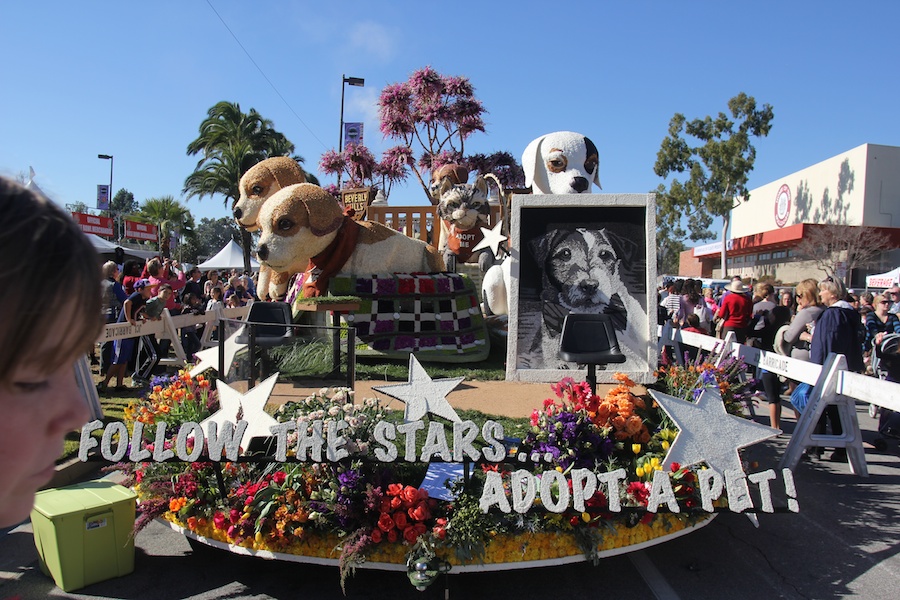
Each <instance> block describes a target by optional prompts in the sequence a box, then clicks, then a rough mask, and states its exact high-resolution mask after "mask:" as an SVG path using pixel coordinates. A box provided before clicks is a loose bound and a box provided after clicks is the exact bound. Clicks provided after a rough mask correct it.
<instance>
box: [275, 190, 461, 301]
mask: <svg viewBox="0 0 900 600" xmlns="http://www.w3.org/2000/svg"><path fill="white" fill-rule="evenodd" d="M257 224H258V226H259V229H260V232H261V233H260V238H259V246H258V249H257V256H258V257H259V260H260V262H261V263H262V264H265V265H267V266H268V267H269V268H271V269H272V271H273V272H274V273H280V274H291V275H293V274H300V275H299V276H298V278H297V280H296V282H295V285H294V287H293V288H292V289H291V290H290V293H289V295H288V301H289V302H291V301H292V300H293V299H294V298H295V297H297V296H298V295H299V296H300V297H305V298H309V297H315V296H322V295H325V294H326V293H327V290H328V280H329V279H330V278H331V277H332V276H334V275H338V274H356V275H370V274H391V273H438V272H441V271H443V270H444V263H443V260H442V259H441V256H440V254H438V252H437V250H435V249H434V248H433V247H431V246H429V245H428V244H426V243H425V242H423V241H421V240H416V239H413V238H409V237H407V236H405V235H403V234H402V233H399V232H397V231H394V230H393V229H390V228H389V227H386V226H384V225H382V224H380V223H375V222H372V221H355V220H354V219H353V218H352V217H350V216H348V215H345V214H344V212H343V210H342V209H341V205H340V204H339V203H338V201H337V200H336V199H335V198H334V196H332V195H331V194H329V193H328V192H327V191H325V190H323V189H322V188H321V187H319V186H317V185H313V184H311V183H300V184H295V185H291V186H288V187H286V188H284V189H281V190H278V191H277V192H275V194H273V195H272V196H271V197H269V198H268V200H266V202H265V203H264V204H263V206H262V208H261V209H260V211H259V216H258V218H257Z"/></svg>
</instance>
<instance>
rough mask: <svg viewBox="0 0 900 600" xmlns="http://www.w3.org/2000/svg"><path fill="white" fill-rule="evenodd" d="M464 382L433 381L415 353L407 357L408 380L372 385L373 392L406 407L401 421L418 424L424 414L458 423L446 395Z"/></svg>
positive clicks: (463, 378) (454, 380)
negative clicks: (394, 383)
mask: <svg viewBox="0 0 900 600" xmlns="http://www.w3.org/2000/svg"><path fill="white" fill-rule="evenodd" d="M464 380H465V377H455V378H453V379H432V378H431V377H429V375H428V373H426V372H425V369H424V368H422V365H421V364H420V363H419V361H418V359H416V356H415V355H414V354H410V355H409V381H408V382H407V383H398V384H396V385H383V386H378V387H376V386H372V389H373V390H375V391H376V392H381V393H382V394H387V395H388V396H390V397H392V398H396V399H397V400H400V401H401V402H404V403H405V404H406V410H405V412H404V413H403V418H404V420H405V421H406V422H407V423H409V422H410V421H418V420H419V419H421V418H422V417H424V416H425V415H426V414H429V413H430V414H433V415H437V416H439V417H444V418H445V419H447V420H448V421H454V422H457V423H458V422H461V421H462V419H460V418H459V415H457V414H456V411H455V410H453V407H452V406H450V403H449V402H447V394H449V393H450V392H451V391H452V390H453V388H455V387H456V386H458V385H459V384H460V383H462V382H463V381H464Z"/></svg>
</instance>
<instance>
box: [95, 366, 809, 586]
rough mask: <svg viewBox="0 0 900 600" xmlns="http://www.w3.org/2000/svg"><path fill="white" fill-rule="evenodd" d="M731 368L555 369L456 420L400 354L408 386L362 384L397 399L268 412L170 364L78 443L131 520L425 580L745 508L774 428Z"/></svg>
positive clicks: (251, 394)
mask: <svg viewBox="0 0 900 600" xmlns="http://www.w3.org/2000/svg"><path fill="white" fill-rule="evenodd" d="M744 370H745V366H744V365H743V363H742V362H741V361H739V360H737V361H735V360H729V361H725V362H722V363H720V364H718V365H715V364H712V363H703V364H698V365H688V366H685V367H677V366H676V367H671V368H670V369H669V370H667V371H666V370H664V371H662V372H660V373H659V380H658V386H657V387H659V388H660V390H659V391H653V390H651V391H650V392H649V395H644V394H641V395H638V394H636V393H635V392H642V391H643V390H641V389H640V388H639V387H638V386H636V385H635V384H634V383H633V382H632V381H631V380H630V379H629V378H628V377H626V376H624V375H619V374H617V375H616V380H617V382H618V383H617V385H615V386H613V387H611V389H609V390H608V391H607V392H606V393H605V394H604V395H603V396H602V397H601V396H598V395H594V394H593V393H592V392H591V390H590V388H589V386H588V385H587V384H585V383H576V382H575V381H574V380H572V379H565V380H562V381H560V382H559V383H558V384H554V385H552V386H550V387H551V389H552V397H550V398H548V399H547V400H546V401H545V402H544V405H543V408H542V409H540V410H535V411H534V412H533V413H532V415H531V416H530V418H529V419H521V420H520V421H519V422H515V421H514V420H513V421H510V420H503V421H502V422H501V420H495V418H493V417H491V416H490V415H483V414H480V413H478V414H473V415H470V414H469V413H463V416H464V417H466V418H465V419H464V418H462V417H460V416H459V415H458V414H457V412H456V411H455V410H454V409H453V408H452V406H451V405H450V403H449V402H448V400H447V395H448V394H449V392H450V391H451V390H452V389H453V388H454V387H456V385H458V384H459V383H460V382H461V381H462V379H461V378H460V379H434V380H432V379H431V378H430V377H429V376H428V375H427V373H426V372H425V370H424V369H423V368H422V367H421V365H420V364H419V363H418V361H416V360H415V358H414V356H413V357H411V359H410V376H409V381H408V382H407V383H398V384H391V385H384V386H381V387H378V388H376V390H378V391H379V392H381V393H384V394H385V395H388V396H392V397H394V398H396V399H400V400H401V401H403V402H404V403H405V410H403V411H399V410H390V409H389V408H388V407H387V406H386V402H385V401H384V400H383V399H381V398H377V397H376V398H364V399H360V398H356V397H355V395H354V393H353V392H352V391H350V390H349V389H346V388H342V389H338V388H328V389H322V390H320V391H318V392H316V393H313V394H311V395H309V396H308V397H304V398H298V399H297V400H296V401H289V402H287V403H285V404H283V405H281V406H279V407H277V409H275V410H274V411H271V412H269V411H266V410H264V407H265V405H266V403H267V402H268V400H269V396H270V394H271V393H272V390H273V388H274V386H275V381H276V378H277V376H273V377H271V378H269V379H267V380H266V381H264V382H262V383H260V384H259V385H257V386H256V387H254V388H252V389H251V390H249V391H248V392H247V393H246V394H241V393H240V392H238V391H236V390H235V389H233V388H232V387H230V386H229V385H228V384H225V383H224V382H221V381H220V382H214V381H211V380H210V379H206V378H205V377H204V376H203V375H197V376H195V377H192V376H191V375H190V373H189V372H186V371H185V372H182V373H181V374H179V375H178V376H172V377H169V378H158V379H157V380H156V381H154V383H153V386H152V388H151V390H150V391H149V393H148V394H147V395H146V396H145V397H143V398H141V399H140V400H139V401H136V402H135V403H133V404H132V405H130V406H129V407H128V409H127V410H126V419H125V422H124V423H112V424H107V425H106V426H105V427H104V426H103V425H102V424H101V423H100V421H95V422H93V423H92V424H89V425H88V426H86V427H85V429H84V430H83V432H82V449H81V452H82V455H86V454H87V451H88V450H90V448H91V446H99V447H100V448H99V449H100V451H101V453H102V455H103V457H104V458H105V459H107V460H112V461H125V462H119V464H117V465H116V468H119V469H122V470H123V471H124V472H125V473H126V475H127V481H126V485H130V486H131V487H133V489H134V490H135V491H136V492H137V493H138V495H139V503H138V508H137V513H138V518H137V521H136V524H135V529H136V530H140V529H141V528H142V527H144V526H145V525H147V524H148V523H149V522H151V521H152V520H154V519H157V518H159V519H162V520H164V522H166V523H167V524H169V525H170V526H171V527H172V528H174V529H176V530H177V531H180V532H182V533H183V534H184V535H186V536H187V537H188V538H189V540H190V541H191V542H192V545H197V544H205V545H208V546H213V547H217V548H220V549H223V550H227V551H230V552H233V553H237V554H247V555H253V556H256V557H260V558H267V559H280V560H289V561H297V562H308V563H315V564H326V565H335V566H338V567H339V569H340V573H341V582H342V584H343V582H344V580H345V578H346V577H347V575H348V574H350V573H352V571H353V570H354V569H355V568H357V567H364V568H375V569H387V570H399V571H406V572H407V574H408V576H409V578H410V581H411V582H412V583H413V584H414V585H416V586H417V587H424V586H426V585H428V584H429V583H430V582H431V581H433V580H434V578H435V577H436V576H437V575H438V574H440V573H442V572H446V571H452V572H453V573H458V572H467V571H483V570H505V569H521V568H529V567H533V566H548V565H557V564H563V563H568V562H576V561H585V560H587V561H595V562H596V561H598V560H600V559H602V558H604V557H607V556H612V555H616V554H620V553H624V552H629V551H633V550H636V549H640V548H643V547H646V546H649V545H654V544H658V543H661V542H664V541H666V540H669V539H672V538H674V537H677V536H680V535H683V534H686V533H688V532H690V531H693V530H695V529H697V528H699V527H702V526H704V525H706V524H708V523H709V522H710V521H711V520H712V518H713V517H714V516H715V515H714V512H715V511H717V510H728V509H729V508H728V507H730V509H731V510H738V511H740V510H744V509H746V508H752V507H753V506H754V503H753V501H752V500H750V497H749V494H748V489H747V483H746V481H747V479H749V480H750V481H752V482H754V483H757V484H758V486H759V492H760V494H759V495H760V496H761V497H762V500H761V505H762V507H763V510H766V507H767V506H768V509H769V510H771V498H770V492H769V489H768V481H769V480H771V479H774V478H775V477H776V476H775V474H774V472H771V471H769V472H767V473H765V474H757V477H756V478H754V475H750V476H749V477H747V478H745V476H744V470H743V466H742V465H741V463H740V458H739V455H738V448H740V447H743V446H746V445H749V444H751V443H755V442H757V441H761V440H763V439H766V438H768V437H772V436H773V435H775V434H776V433H777V430H773V429H770V428H768V427H764V426H762V425H759V424H756V423H753V422H752V421H750V420H748V419H745V418H743V417H740V416H735V414H737V413H739V412H740V402H741V400H742V398H743V397H744V396H745V395H746V394H747V392H748V390H747V383H746V382H745V381H744V378H743V377H742V374H743V371H744ZM676 396H677V397H676ZM685 407H688V408H689V409H690V410H687V411H686V410H685ZM270 410H271V409H270ZM100 429H102V430H103V431H102V436H100V435H96V436H95V437H92V433H95V432H96V434H99V433H100ZM725 430H728V431H727V435H724V436H723V435H720V434H722V433H724V432H725ZM723 437H724V438H727V441H726V442H725V443H722V442H721V439H722V438H723ZM704 447H705V448H706V449H704ZM698 453H699V454H698ZM210 457H215V458H216V460H211V458H210ZM679 460H682V461H684V462H683V463H682V464H679ZM689 463H690V464H689ZM707 467H709V468H707ZM737 471H739V474H738V473H737ZM785 487H786V488H788V489H791V488H792V481H790V480H789V473H785ZM726 492H727V493H726ZM767 496H769V497H767ZM759 503H760V501H757V504H759Z"/></svg>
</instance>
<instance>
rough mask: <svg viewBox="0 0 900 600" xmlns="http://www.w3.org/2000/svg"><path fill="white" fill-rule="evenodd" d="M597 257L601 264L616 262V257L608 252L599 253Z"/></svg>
mask: <svg viewBox="0 0 900 600" xmlns="http://www.w3.org/2000/svg"><path fill="white" fill-rule="evenodd" d="M598 256H599V258H600V260H602V261H603V262H612V261H614V260H616V255H615V254H613V253H612V252H610V251H609V250H603V251H601V252H600V254H599V255H598Z"/></svg>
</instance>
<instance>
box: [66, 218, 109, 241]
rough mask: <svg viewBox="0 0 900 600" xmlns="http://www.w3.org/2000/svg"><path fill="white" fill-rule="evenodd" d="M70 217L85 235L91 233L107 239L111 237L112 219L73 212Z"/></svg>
mask: <svg viewBox="0 0 900 600" xmlns="http://www.w3.org/2000/svg"><path fill="white" fill-rule="evenodd" d="M72 217H73V218H74V219H75V222H76V223H78V226H79V227H81V230H82V231H83V232H85V233H93V234H95V235H100V236H103V237H108V238H111V237H112V236H113V220H112V217H98V216H96V215H89V214H86V213H77V212H73V213H72Z"/></svg>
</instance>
